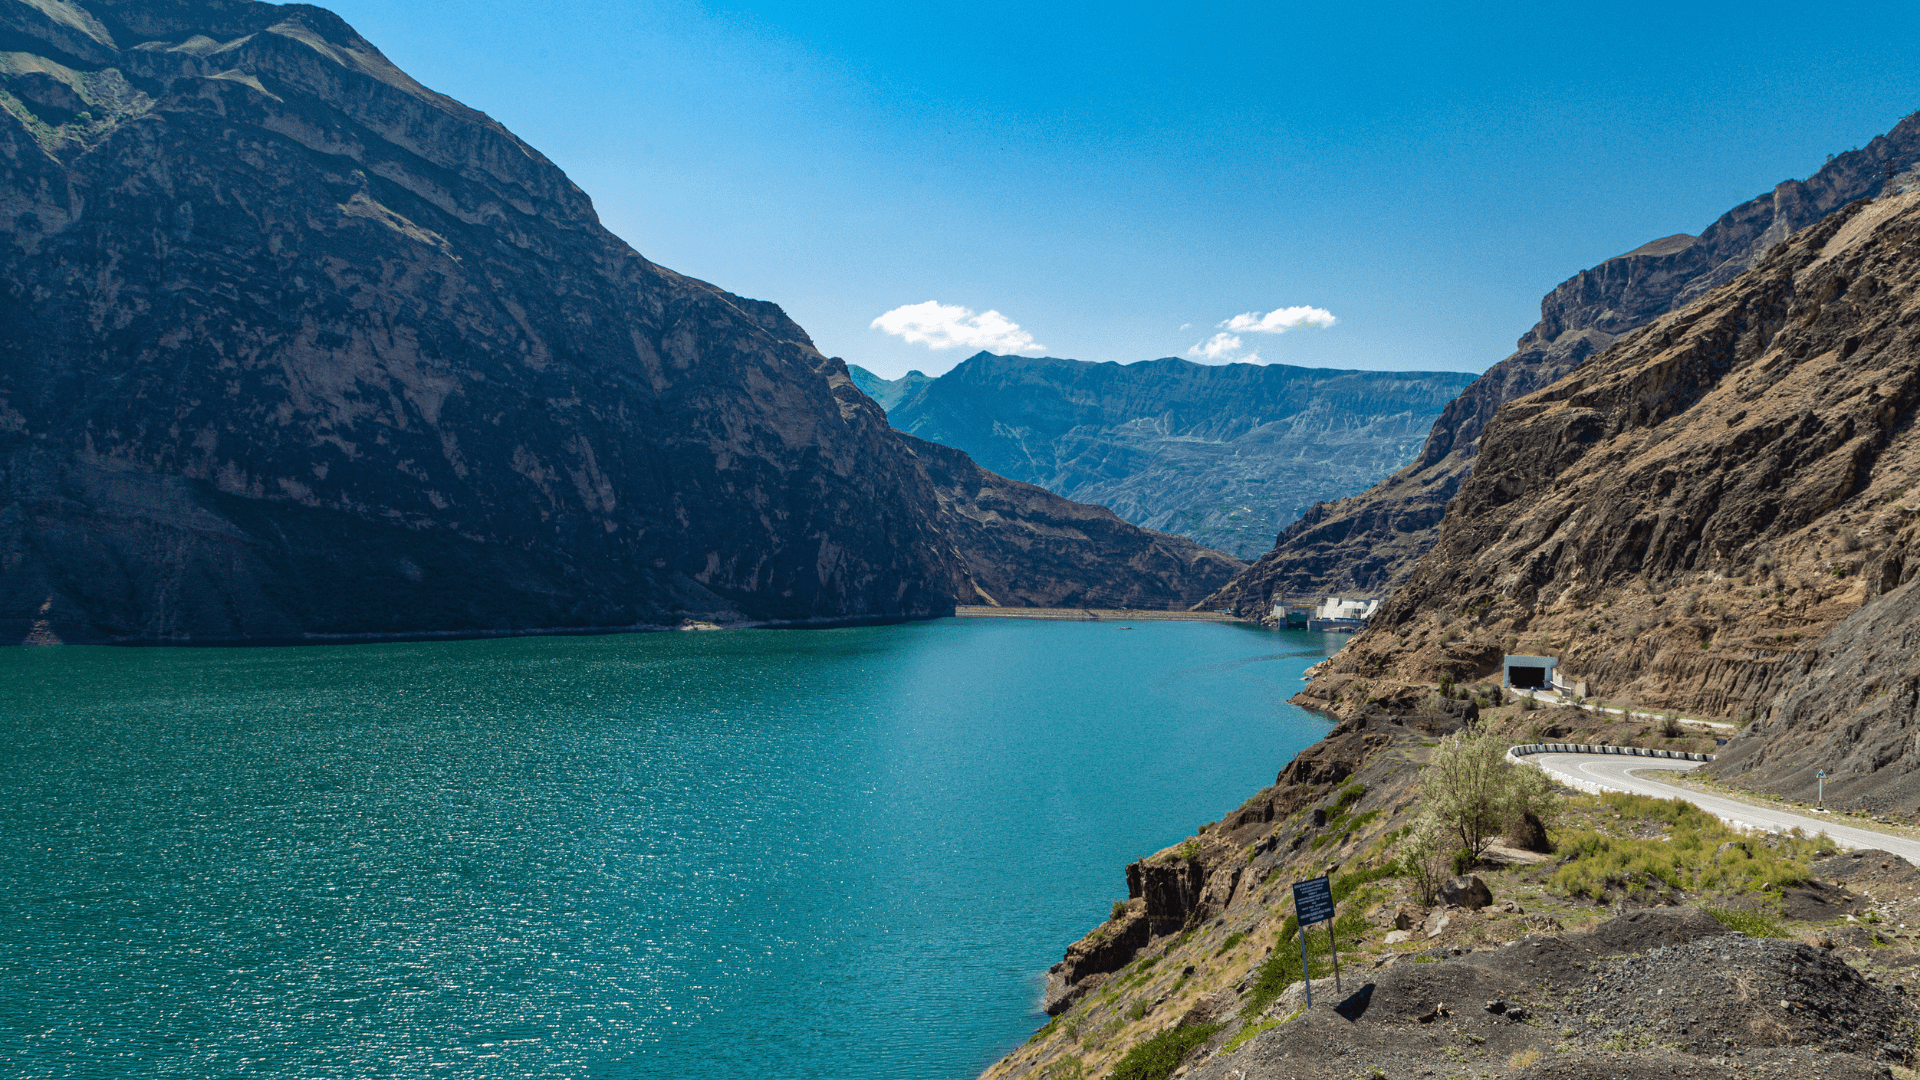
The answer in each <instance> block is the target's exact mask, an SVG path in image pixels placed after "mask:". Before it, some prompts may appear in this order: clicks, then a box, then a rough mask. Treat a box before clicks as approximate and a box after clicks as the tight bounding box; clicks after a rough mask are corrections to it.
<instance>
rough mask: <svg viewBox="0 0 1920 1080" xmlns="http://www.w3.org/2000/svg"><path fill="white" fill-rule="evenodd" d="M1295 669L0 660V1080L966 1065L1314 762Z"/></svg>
mask: <svg viewBox="0 0 1920 1080" xmlns="http://www.w3.org/2000/svg"><path fill="white" fill-rule="evenodd" d="M1338 643H1339V642H1338V640H1337V639H1335V640H1334V642H1333V644H1338ZM1326 646H1327V639H1325V638H1323V637H1321V636H1320V635H1307V634H1303V633H1294V632H1284V631H1283V632H1273V631H1264V630H1259V629H1254V628H1250V627H1244V626H1234V625H1224V624H1208V623H1153V622H1145V623H1138V624H1134V625H1133V627H1132V629H1122V628H1121V627H1120V626H1118V625H1115V624H1113V623H1056V622H1029V621H1020V620H997V619H987V620H959V619H945V620H940V621H935V622H924V623H912V624H906V625H898V626H885V627H869V628H859V629H843V630H817V631H726V632H711V633H674V634H636V635H621V636H612V637H585V638H580V637H575V638H521V639H515V640H495V641H460V642H433V643H405V644H381V645H340V646H306V647H299V648H260V649H105V648H76V647H65V648H52V649H28V648H13V649H5V650H0V703H3V705H4V713H0V845H3V850H4V852H5V857H4V859H0V1075H5V1076H8V1077H101V1078H106V1077H114V1078H119V1077H176V1076H177V1077H214V1076H221V1077H224V1076H260V1077H292V1076H300V1077H334V1076H338V1077H363V1076H383V1077H426V1076H436V1077H439V1076H445V1077H566V1076H583V1077H730V1076H767V1077H774V1076H777V1077H783V1078H813V1077H819V1078H835V1080H882V1078H885V1080H896V1078H919V1077H928V1078H935V1080H946V1078H954V1080H960V1078H965V1077H970V1076H972V1075H974V1074H975V1073H976V1072H977V1071H978V1070H980V1069H981V1068H984V1067H985V1066H986V1065H987V1064H989V1063H991V1062H992V1061H993V1060H994V1059H995V1058H997V1057H999V1056H1000V1055H1001V1054H1004V1053H1006V1052H1008V1051H1009V1050H1011V1049H1012V1048H1013V1047H1015V1046H1017V1045H1018V1044H1019V1043H1020V1042H1021V1041H1022V1040H1024V1039H1025V1038H1026V1037H1027V1035H1028V1034H1030V1033H1031V1032H1032V1030H1033V1029H1034V1028H1035V1027H1037V1026H1038V1025H1039V1024H1040V1023H1041V1022H1042V1021H1043V1020H1044V1019H1045V1018H1044V1017H1043V1016H1041V1015H1040V1014H1039V1013H1038V1012H1037V1003H1038V999H1039V993H1040V987H1041V982H1040V976H1041V973H1042V972H1044V970H1045V969H1046V967H1047V966H1048V965H1050V964H1052V963H1053V962H1055V961H1056V960H1058V959H1059V958H1060V954H1061V952H1062V950H1063V949H1064V948H1065V947H1066V945H1067V944H1068V943H1070V942H1071V941H1073V940H1074V939H1076V938H1077V937H1079V936H1080V935H1081V934H1083V933H1085V932H1086V931H1087V930H1089V929H1091V928H1092V927H1093V926H1095V925H1096V924H1098V923H1099V922H1100V921H1101V920H1102V919H1103V918H1105V916H1106V912H1107V909H1108V907H1109V906H1110V905H1111V904H1112V902H1113V901H1114V900H1116V899H1120V898H1123V897H1124V896H1125V895H1126V887H1125V881H1124V878H1123V875H1122V869H1123V867H1124V865H1125V864H1126V863H1127V862H1130V861H1132V860H1134V859H1137V858H1139V857H1141V856H1143V855H1147V854H1150V853H1152V852H1153V851H1155V850H1158V849H1159V848H1161V847H1164V846H1166V845H1168V844H1171V843H1175V842H1177V841H1179V840H1180V839H1181V838H1183V837H1185V836H1187V835H1189V834H1191V833H1192V832H1193V830H1194V828H1195V827H1196V826H1198V825H1200V824H1201V823H1203V822H1207V821H1213V820H1216V819H1218V818H1219V817H1220V816H1221V815H1222V814H1223V813H1225V812H1226V811H1228V810H1230V809H1232V808H1233V807H1235V806H1237V805H1238V804H1239V803H1240V802H1241V801H1242V800H1243V799H1244V798H1246V797H1247V796H1249V795H1251V794H1252V793H1254V792H1255V791H1257V790H1258V789H1259V788H1260V787H1262V786H1264V785H1266V784H1270V783H1272V782H1273V777H1274V773H1275V772H1276V771H1277V770H1278V769H1279V768H1280V766H1282V765H1283V764H1285V762H1286V761H1287V760H1288V759H1289V758H1290V757H1291V756H1292V755H1293V754H1294V753H1295V752H1296V751H1298V750H1299V749H1301V748H1302V747H1304V746H1306V745H1307V744H1309V743H1311V742H1313V741H1314V740H1315V739H1318V738H1319V737H1320V735H1321V734H1323V733H1324V732H1325V730H1326V727H1327V724H1326V722H1325V721H1323V720H1321V719H1320V718H1318V717H1316V716H1313V715H1312V714H1309V713H1307V712H1305V711H1303V710H1300V709H1298V708H1295V707H1294V706H1292V705H1289V704H1287V698H1288V697H1289V696H1290V695H1291V694H1293V693H1294V692H1295V691H1296V690H1298V689H1299V687H1300V681H1299V680H1300V674H1301V672H1302V671H1303V670H1304V669H1305V668H1306V667H1307V666H1308V665H1309V664H1312V663H1314V662H1316V661H1318V660H1319V659H1321V658H1322V657H1323V656H1324V655H1325V654H1326V653H1325V648H1326Z"/></svg>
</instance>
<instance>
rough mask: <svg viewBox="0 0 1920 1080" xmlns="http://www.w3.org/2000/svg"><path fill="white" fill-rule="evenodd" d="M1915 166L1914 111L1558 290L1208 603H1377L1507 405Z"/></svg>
mask: <svg viewBox="0 0 1920 1080" xmlns="http://www.w3.org/2000/svg"><path fill="white" fill-rule="evenodd" d="M1917 163H1920V115H1916V116H1909V117H1907V118H1906V119H1905V120H1902V121H1901V122H1900V124H1899V125H1897V126H1896V127H1895V128H1894V129H1893V130H1892V131H1889V132H1888V133H1887V134H1885V135H1883V136H1880V137H1878V138H1875V139H1874V140H1873V141H1872V142H1870V143H1868V144H1867V145H1866V146H1864V147H1862V148H1860V149H1857V150H1851V151H1848V152H1847V153H1844V154H1840V155H1838V156H1837V157H1834V158H1832V159H1831V160H1830V161H1828V162H1827V164H1826V166H1825V167H1823V168H1822V169H1820V171H1819V172H1817V173H1815V174H1814V175H1813V176H1812V177H1810V178H1808V179H1807V180H1805V181H1799V180H1789V181H1786V182H1784V183H1782V184H1780V185H1779V186H1777V187H1775V188H1774V189H1773V191H1771V192H1769V193H1767V194H1765V195H1761V196H1758V197H1756V198H1754V199H1752V200H1749V201H1748V202H1746V203H1743V204H1742V205H1740V206H1737V207H1735V208H1734V209H1732V210H1729V211H1728V212H1727V213H1725V214H1723V215H1722V216H1721V217H1720V218H1719V219H1718V220H1717V221H1715V222H1714V223H1713V224H1712V225H1710V226H1708V227H1707V228H1706V229H1705V230H1703V231H1702V232H1701V233H1700V235H1699V236H1697V237H1695V236H1688V235H1685V234H1680V235H1676V236H1669V237H1666V238H1664V239H1661V240H1655V241H1652V242H1651V243H1648V244H1644V245H1642V246H1640V247H1638V248H1635V249H1634V250H1632V251H1629V252H1627V253H1626V254H1624V255H1621V256H1618V257H1616V258H1613V259H1609V260H1607V261H1606V262H1604V263H1601V264H1600V265H1599V266H1596V267H1593V268H1592V269H1589V270H1583V271H1581V272H1580V273H1578V274H1575V275H1574V276H1573V277H1571V278H1569V279H1567V280H1566V281H1564V282H1562V283H1560V285H1559V286H1557V287H1556V288H1555V289H1554V290H1553V291H1552V292H1550V293H1548V294H1547V295H1546V296H1545V297H1544V298H1543V299H1542V300H1541V301H1540V321H1539V322H1538V323H1537V324H1535V325H1534V327H1533V329H1532V330H1530V331H1528V332H1527V334H1526V335H1525V336H1523V337H1522V338H1521V339H1520V341H1519V345H1518V350H1517V351H1516V352H1515V353H1514V354H1513V355H1511V356H1509V357H1507V358H1506V359H1504V360H1502V361H1500V362H1499V363H1498V364H1495V365H1494V366H1493V367H1492V368H1489V369H1488V370H1487V372H1486V374H1485V375H1483V376H1481V377H1480V378H1479V379H1478V380H1476V381H1475V382H1474V383H1473V384H1472V385H1471V386H1469V387H1467V389H1466V390H1465V391H1464V392H1462V393H1461V395H1460V396H1459V398H1457V399H1456V400H1454V401H1453V402H1452V403H1451V404H1449V405H1448V406H1447V408H1446V410H1445V411H1444V412H1443V413H1442V414H1441V416H1440V418H1439V419H1438V420H1437V421H1436V422H1435V423H1434V425H1433V430H1432V432H1431V433H1430V434H1429V435H1428V437H1427V440H1426V444H1425V446H1423V447H1422V449H1421V451H1420V454H1419V456H1418V457H1416V458H1415V459H1414V461H1413V463H1412V464H1410V465H1408V466H1406V467H1405V468H1404V469H1401V470H1400V471H1399V472H1396V473H1395V474H1393V475H1392V476H1390V477H1388V478H1386V479H1385V480H1382V481H1381V482H1380V483H1379V484H1377V485H1375V486H1374V487H1372V488H1371V489H1369V490H1367V491H1366V492H1364V493H1362V494H1359V495H1356V496H1353V497H1351V498H1347V499H1342V500H1339V501H1337V502H1328V503H1323V504H1320V505H1316V506H1314V507H1313V508H1311V509H1310V510H1308V511H1307V512H1306V513H1305V514H1304V515H1303V516H1302V517H1301V519H1300V520H1299V521H1297V522H1295V523H1294V524H1292V525H1291V526H1289V527H1288V528H1287V529H1286V530H1285V531H1283V532H1282V533H1281V534H1280V535H1279V537H1278V538H1277V539H1276V541H1275V546H1274V548H1273V550H1272V551H1271V552H1268V553H1267V554H1265V555H1263V556H1261V557H1260V558H1258V559H1257V560H1255V562H1254V565H1253V566H1251V567H1249V568H1248V569H1247V571H1246V572H1245V573H1243V574H1241V575H1240V576H1239V577H1237V578H1235V579H1234V581H1233V583H1232V584H1230V585H1229V586H1228V587H1227V588H1225V589H1223V590H1221V592H1220V593H1219V594H1217V595H1216V596H1214V597H1211V598H1210V599H1209V600H1208V601H1207V605H1208V606H1210V607H1219V608H1228V609H1231V610H1233V611H1235V612H1238V613H1240V614H1243V615H1249V616H1254V617H1264V616H1268V615H1269V614H1270V612H1271V609H1272V606H1273V602H1274V600H1275V599H1290V598H1308V597H1318V596H1319V595H1322V594H1331V595H1355V594H1358V595H1368V596H1384V595H1385V594H1386V592H1387V591H1388V590H1390V589H1392V588H1393V587H1394V586H1396V585H1397V584H1399V583H1400V582H1401V581H1403V580H1405V578H1406V577H1407V575H1408V574H1410V573H1411V572H1412V570H1413V567H1414V564H1415V563H1416V562H1417V561H1418V560H1419V558H1420V556H1421V555H1423V554H1425V553H1426V552H1427V551H1428V550H1429V549H1430V548H1431V547H1432V546H1433V544H1434V542H1435V541H1436V540H1437V538H1438V536H1439V527H1440V521H1441V519H1442V517H1444V516H1445V514H1446V513H1447V505H1448V503H1449V502H1450V501H1451V500H1452V499H1453V497H1454V495H1455V494H1456V493H1458V492H1459V490H1460V488H1461V485H1462V484H1463V483H1464V482H1465V480H1466V478H1467V477H1468V476H1470V475H1471V474H1472V472H1473V470H1474V468H1475V464H1474V462H1475V459H1476V458H1477V456H1478V455H1479V453H1480V448H1481V445H1482V432H1483V431H1484V430H1485V429H1486V426H1487V424H1488V423H1489V422H1490V421H1491V420H1492V418H1493V416H1494V415H1495V413H1496V412H1497V411H1498V410H1499V409H1500V407H1501V406H1502V405H1503V404H1505V403H1506V402H1508V401H1512V400H1514V399H1515V398H1519V397H1522V396H1525V395H1526V394H1530V393H1532V392H1533V391H1535V390H1538V389H1540V388H1542V387H1544V386H1546V385H1548V384H1550V383H1552V382H1554V381H1555V380H1557V379H1560V378H1561V377H1563V376H1565V375H1566V374H1568V373H1569V372H1571V371H1573V370H1575V369H1576V368H1578V367H1579V366H1580V365H1581V364H1583V363H1585V362H1586V361H1587V360H1588V358H1590V357H1592V356H1594V355H1595V354H1597V353H1599V352H1600V351H1601V350H1603V349H1605V348H1606V347H1607V346H1608V345H1610V344H1611V343H1612V342H1614V341H1615V340H1617V339H1618V338H1619V337H1620V336H1621V335H1623V334H1626V333H1628V332H1630V331H1632V330H1635V329H1637V328H1639V327H1642V326H1645V325H1647V324H1648V323H1650V322H1652V321H1653V320H1655V319H1656V318H1658V317H1660V316H1662V315H1664V314H1666V313H1668V312H1671V311H1674V310H1677V309H1679V308H1681V307H1684V306H1686V305H1687V304H1690V303H1692V302H1694V301H1695V300H1697V299H1699V298H1701V297H1703V296H1705V295H1706V294H1707V293H1708V292H1709V291H1711V290H1713V289H1715V288H1718V287H1719V286H1721V285H1724V284H1726V283H1727V282H1729V281H1731V280H1733V279H1734V278H1735V277H1736V276H1738V275H1739V274H1741V273H1743V272H1744V271H1746V270H1747V269H1749V268H1750V267H1752V266H1754V265H1755V264H1756V263H1757V262H1758V261H1759V260H1760V259H1761V258H1762V257H1763V256H1764V255H1765V254H1766V253H1767V252H1769V251H1771V250H1773V249H1774V248H1775V247H1776V246H1778V245H1779V244H1780V243H1782V242H1784V241H1785V239H1786V238H1787V237H1788V236H1789V235H1791V234H1792V233H1794V232H1797V231H1799V230H1800V229H1803V228H1806V227H1807V226H1809V225H1812V224H1813V223H1815V222H1817V221H1820V220H1821V219H1823V218H1824V217H1826V216H1827V215H1828V214H1831V213H1833V212H1834V211H1836V210H1838V209H1839V208H1841V207H1842V206H1845V205H1847V204H1848V203H1851V202H1853V201H1854V200H1856V199H1861V198H1869V197H1873V196H1877V195H1881V194H1893V193H1899V192H1902V191H1907V190H1911V189H1913V188H1914V187H1916V186H1920V172H1916V164H1917Z"/></svg>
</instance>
